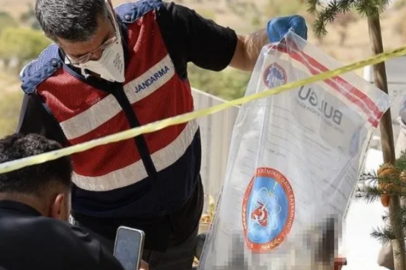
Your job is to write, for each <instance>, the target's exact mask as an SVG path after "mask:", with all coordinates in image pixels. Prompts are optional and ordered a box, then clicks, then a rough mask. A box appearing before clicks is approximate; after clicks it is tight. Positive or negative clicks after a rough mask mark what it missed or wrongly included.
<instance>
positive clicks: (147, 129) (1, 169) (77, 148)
mask: <svg viewBox="0 0 406 270" xmlns="http://www.w3.org/2000/svg"><path fill="white" fill-rule="evenodd" d="M405 54H406V46H403V47H400V48H398V49H395V50H393V51H391V52H386V53H381V54H379V55H375V56H373V57H370V58H367V59H365V60H363V61H360V62H356V63H353V64H350V65H347V66H344V67H341V68H338V69H335V70H329V71H327V72H324V73H320V74H317V75H315V76H313V77H310V78H306V79H303V80H298V81H295V82H292V83H287V84H284V85H282V86H279V87H276V88H273V89H268V90H266V91H264V92H261V93H257V94H253V95H250V96H246V97H242V98H239V99H235V100H232V101H228V102H225V103H222V104H219V105H216V106H213V107H210V108H206V109H202V110H199V111H195V112H191V113H186V114H182V115H179V116H176V117H173V118H168V119H164V120H160V121H157V122H154V123H150V124H148V125H145V126H142V127H137V128H133V129H129V130H125V131H122V132H119V133H116V134H112V135H109V136H106V137H103V138H99V139H95V140H92V141H89V142H85V143H81V144H77V145H74V146H70V147H66V148H63V149H60V150H57V151H52V152H48V153H44V154H40V155H36V156H31V157H27V158H23V159H19V160H14V161H10V162H6V163H2V164H0V174H3V173H7V172H11V171H15V170H18V169H21V168H23V167H26V166H32V165H36V164H40V163H44V162H47V161H51V160H55V159H58V158H60V157H63V156H69V155H71V154H75V153H79V152H84V151H86V150H89V149H91V148H94V147H97V146H100V145H105V144H109V143H114V142H118V141H123V140H126V139H130V138H133V137H136V136H138V135H141V134H145V133H151V132H154V131H157V130H161V129H164V128H166V127H169V126H173V125H178V124H182V123H186V122H189V121H191V120H193V119H196V118H200V117H203V116H207V115H210V114H214V113H217V112H219V111H222V110H225V109H228V108H230V107H233V106H236V105H241V104H245V103H248V102H250V101H254V100H257V99H261V98H265V97H268V96H271V95H274V94H278V93H281V92H283V91H286V90H289V89H293V88H297V87H300V86H304V85H306V84H311V83H315V82H319V81H324V80H327V79H330V78H332V77H336V76H339V75H341V74H344V73H347V72H350V71H354V70H356V69H360V68H363V67H365V66H370V65H374V64H378V63H381V62H384V61H385V60H388V59H391V58H394V57H399V56H402V55H405Z"/></svg>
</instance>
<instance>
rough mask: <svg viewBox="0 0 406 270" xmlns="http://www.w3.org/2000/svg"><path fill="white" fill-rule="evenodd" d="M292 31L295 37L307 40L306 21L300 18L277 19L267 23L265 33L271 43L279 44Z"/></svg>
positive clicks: (296, 16) (297, 16) (295, 16)
mask: <svg viewBox="0 0 406 270" xmlns="http://www.w3.org/2000/svg"><path fill="white" fill-rule="evenodd" d="M290 29H292V30H293V32H295V33H296V34H297V35H299V36H300V37H302V38H303V39H306V40H307V26H306V21H305V19H304V18H303V17H302V16H299V15H294V16H287V17H278V18H275V19H272V20H270V21H269V22H268V25H267V31H268V37H269V40H270V41H271V42H279V41H281V39H282V38H283V37H284V36H285V35H286V34H287V33H288V32H289V30H290Z"/></svg>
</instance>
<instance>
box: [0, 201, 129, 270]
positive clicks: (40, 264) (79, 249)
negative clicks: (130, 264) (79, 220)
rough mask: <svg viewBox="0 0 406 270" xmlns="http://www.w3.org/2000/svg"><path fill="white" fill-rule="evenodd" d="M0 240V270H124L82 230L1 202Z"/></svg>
mask: <svg viewBox="0 0 406 270" xmlns="http://www.w3.org/2000/svg"><path fill="white" fill-rule="evenodd" d="M0 239H1V240H0V269H1V267H3V268H5V269H7V270H20V269H21V270H26V269H32V270H34V269H44V270H45V269H50V270H51V269H52V270H54V269H55V270H65V269H66V270H67V269H72V270H73V269H75V270H80V269H86V270H92V269H95V270H96V269H97V270H103V269H106V270H107V269H109V270H123V268H122V266H121V265H120V263H119V262H118V261H117V260H116V259H115V258H114V257H113V256H112V255H111V253H108V252H107V251H106V250H104V248H102V247H101V245H100V244H99V242H98V241H96V240H94V239H92V238H91V237H90V236H89V235H88V234H87V233H85V232H83V231H82V230H81V229H80V228H78V227H73V226H71V225H70V224H69V223H65V222H62V221H59V220H55V219H52V218H47V217H43V216H42V215H41V214H40V213H38V212H37V211H36V210H35V209H33V208H31V207H29V206H27V205H24V204H21V203H17V202H12V201H0Z"/></svg>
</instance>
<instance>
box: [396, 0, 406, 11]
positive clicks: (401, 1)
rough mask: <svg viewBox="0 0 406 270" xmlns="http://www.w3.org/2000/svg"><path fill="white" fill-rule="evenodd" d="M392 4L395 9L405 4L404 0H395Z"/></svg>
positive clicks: (405, 0)
mask: <svg viewBox="0 0 406 270" xmlns="http://www.w3.org/2000/svg"><path fill="white" fill-rule="evenodd" d="M394 4H395V6H394V7H395V9H401V8H403V7H404V6H405V5H406V0H397V1H396V2H395V3H394Z"/></svg>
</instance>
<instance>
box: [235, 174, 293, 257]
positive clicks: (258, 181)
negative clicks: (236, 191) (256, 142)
mask: <svg viewBox="0 0 406 270" xmlns="http://www.w3.org/2000/svg"><path fill="white" fill-rule="evenodd" d="M294 219H295V196H294V194H293V190H292V187H291V185H290V183H289V181H288V180H287V179H286V178H285V176H283V175H282V174H281V173H280V172H278V171H276V170H274V169H271V168H258V169H257V171H256V174H255V176H254V177H253V178H252V179H251V181H250V183H249V185H248V187H247V189H246V191H245V196H244V199H243V205H242V223H243V229H244V237H245V242H246V244H247V246H248V248H249V249H251V250H252V251H256V252H265V251H270V250H273V249H275V248H276V247H277V246H279V245H280V244H281V243H282V242H283V241H284V240H285V237H286V236H287V235H288V234H289V232H290V229H291V228H292V225H293V221H294Z"/></svg>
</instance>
